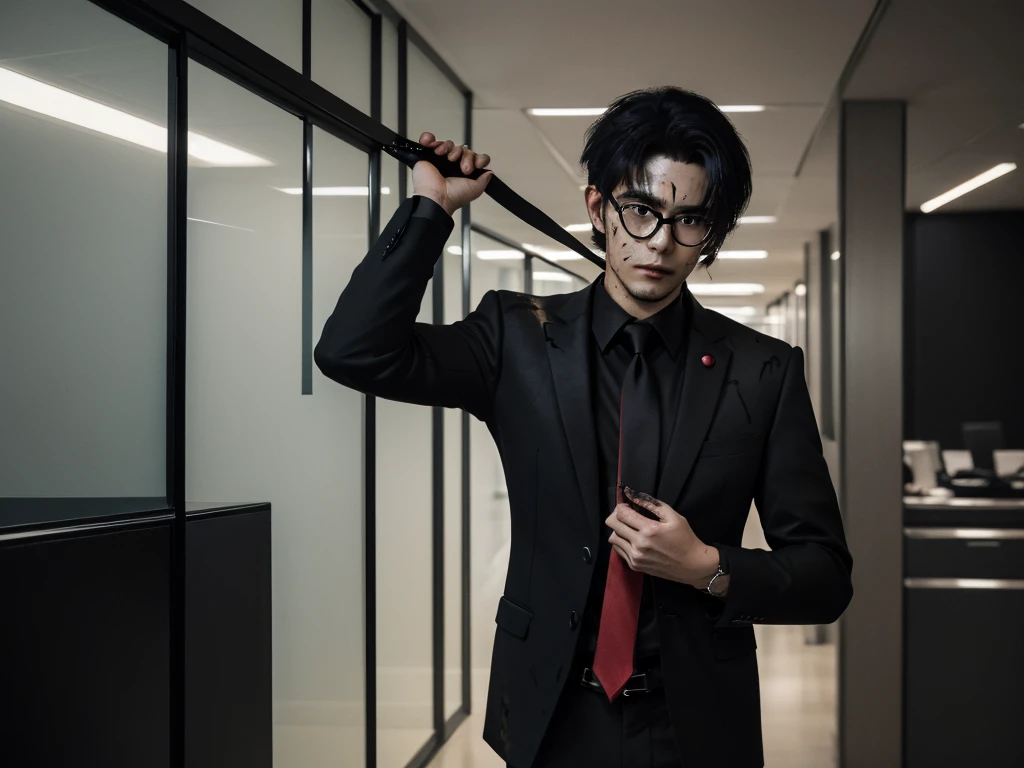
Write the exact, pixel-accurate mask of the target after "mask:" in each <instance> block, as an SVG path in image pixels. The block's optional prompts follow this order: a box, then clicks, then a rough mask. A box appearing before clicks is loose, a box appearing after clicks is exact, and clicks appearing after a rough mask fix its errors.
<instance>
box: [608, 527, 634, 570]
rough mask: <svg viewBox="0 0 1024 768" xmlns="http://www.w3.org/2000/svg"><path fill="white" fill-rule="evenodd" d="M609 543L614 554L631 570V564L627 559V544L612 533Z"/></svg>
mask: <svg viewBox="0 0 1024 768" xmlns="http://www.w3.org/2000/svg"><path fill="white" fill-rule="evenodd" d="M609 541H610V542H611V545H612V549H614V550H615V553H616V554H617V555H618V556H619V557H621V558H622V561H623V562H624V563H625V564H626V565H628V566H629V567H630V569H633V562H632V560H630V557H629V550H628V547H629V545H628V543H627V542H625V541H623V540H622V539H620V538H619V537H618V536H616V535H615V534H614V533H613V534H612V535H611V538H610V539H609Z"/></svg>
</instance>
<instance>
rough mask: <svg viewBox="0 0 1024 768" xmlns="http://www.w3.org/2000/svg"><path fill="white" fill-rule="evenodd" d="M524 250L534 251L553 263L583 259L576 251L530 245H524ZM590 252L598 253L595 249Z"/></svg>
mask: <svg viewBox="0 0 1024 768" xmlns="http://www.w3.org/2000/svg"><path fill="white" fill-rule="evenodd" d="M523 248H526V249H527V250H530V251H533V252H534V253H536V254H538V255H540V256H543V257H544V258H545V259H550V260H551V261H572V260H574V259H582V258H583V257H582V256H580V255H579V254H578V253H576V251H562V250H558V251H555V250H552V249H551V248H546V247H544V246H543V245H530V244H529V243H523ZM590 250H592V251H594V252H595V253H597V251H596V249H594V248H591V249H590Z"/></svg>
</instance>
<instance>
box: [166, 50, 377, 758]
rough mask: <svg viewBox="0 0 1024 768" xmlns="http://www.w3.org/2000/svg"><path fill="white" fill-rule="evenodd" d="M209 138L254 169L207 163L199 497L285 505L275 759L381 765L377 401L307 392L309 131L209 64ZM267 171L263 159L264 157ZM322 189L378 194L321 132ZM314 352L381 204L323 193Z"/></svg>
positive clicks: (198, 78)
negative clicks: (369, 627) (371, 568)
mask: <svg viewBox="0 0 1024 768" xmlns="http://www.w3.org/2000/svg"><path fill="white" fill-rule="evenodd" d="M189 78H190V91H189V93H190V101H189V119H190V128H191V130H192V131H194V132H196V133H199V134H202V135H204V136H208V137H210V138H213V139H216V140H217V141H220V142H222V143H224V144H228V145H230V146H232V147H235V148H236V149H239V150H242V151H244V152H246V153H248V154H249V155H251V156H252V157H254V158H258V161H257V160H253V161H252V162H253V163H254V164H253V165H250V166H249V167H217V166H210V165H208V164H200V163H195V164H192V165H190V167H189V188H188V195H189V207H188V215H189V230H188V256H189V270H188V315H187V317H188V340H189V341H188V353H187V354H188V360H187V368H186V370H187V400H186V402H187V414H186V419H187V435H188V437H187V440H188V444H187V454H186V455H187V457H188V459H187V467H186V471H187V499H188V500H189V501H192V502H208V501H216V500H231V501H249V500H265V501H269V502H270V503H271V504H272V557H273V561H272V562H273V582H272V589H273V603H274V611H273V621H274V624H273V693H274V711H273V717H274V764H275V766H278V767H279V768H321V766H324V767H326V766H336V765H359V764H362V762H363V761H364V741H365V736H364V734H365V711H364V709H365V704H364V702H365V692H364V679H365V664H364V635H365V630H364V628H365V624H364V618H363V614H364V609H363V590H364V573H363V509H364V505H363V497H364V488H363V477H364V470H363V461H362V447H363V429H362V408H363V396H362V395H360V394H359V393H356V392H354V391H352V390H349V389H346V388H344V387H341V386H339V385H337V384H335V383H334V382H331V381H329V380H328V379H326V378H324V377H323V376H322V374H320V372H319V370H318V369H316V368H314V369H313V394H312V395H302V386H301V385H302V330H301V320H302V303H301V298H302V197H301V195H293V194H287V193H285V192H283V191H281V190H282V189H297V188H300V187H301V186H302V184H301V178H302V124H301V122H300V121H299V120H297V119H296V118H295V117H293V116H292V115H289V114H287V113H285V112H283V111H281V110H279V109H278V108H276V107H275V106H273V105H271V104H269V103H268V102H265V101H263V100H262V99H260V98H259V97H257V96H255V95H253V94H252V93H250V92H248V91H246V90H244V89H242V88H240V87H239V86H237V85H234V84H233V83H230V82H228V81H227V80H225V79H223V78H221V77H220V76H219V75H217V74H215V73H213V72H211V71H209V70H207V69H205V68H203V67H202V66H200V65H197V64H195V63H192V64H191V65H190V71H189ZM257 162H259V163H260V164H255V163H257ZM313 162H314V185H315V186H321V185H322V186H357V185H359V184H360V183H362V184H363V185H365V179H366V172H367V163H366V157H365V155H363V154H362V153H361V152H358V151H356V150H353V149H351V148H350V147H348V146H347V145H344V144H342V143H341V142H339V141H338V140H337V139H334V138H333V137H330V136H328V135H327V134H324V133H320V132H316V133H315V134H314V156H313ZM313 200H314V209H313V214H314V242H313V246H314V249H313V258H314V264H313V274H314V286H313V287H314V292H313V307H312V309H313V327H314V334H313V336H314V338H313V343H314V344H315V342H316V340H317V339H318V338H319V330H320V329H321V328H322V327H323V325H324V322H325V321H326V318H327V317H328V315H329V314H330V312H331V311H332V310H333V308H334V304H335V303H336V301H337V298H338V295H339V294H340V293H341V290H342V288H343V287H344V286H345V284H346V282H347V281H348V279H349V276H350V274H351V271H352V269H353V267H354V266H355V264H356V263H357V262H358V261H359V260H360V259H361V258H362V256H363V254H364V253H365V252H366V249H367V242H366V204H367V199H366V198H365V197H319V196H318V197H314V199H313Z"/></svg>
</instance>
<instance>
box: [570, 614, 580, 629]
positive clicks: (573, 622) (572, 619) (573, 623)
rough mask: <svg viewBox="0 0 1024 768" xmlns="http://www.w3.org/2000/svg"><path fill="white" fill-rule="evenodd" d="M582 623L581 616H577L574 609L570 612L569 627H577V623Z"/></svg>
mask: <svg viewBox="0 0 1024 768" xmlns="http://www.w3.org/2000/svg"><path fill="white" fill-rule="evenodd" d="M579 623H580V620H579V618H577V616H576V611H572V612H571V613H570V614H569V629H576V625H577V624H579Z"/></svg>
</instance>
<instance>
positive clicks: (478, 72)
mask: <svg viewBox="0 0 1024 768" xmlns="http://www.w3.org/2000/svg"><path fill="white" fill-rule="evenodd" d="M393 5H395V6H396V8H398V9H399V10H400V11H401V12H402V13H403V14H404V15H405V16H406V18H407V19H408V20H409V22H410V23H411V24H412V25H413V26H414V27H415V28H416V29H417V30H418V31H419V32H420V33H421V34H422V36H423V37H424V38H425V39H426V40H427V41H428V42H429V43H430V44H431V45H433V46H434V47H435V49H436V50H437V51H438V53H439V54H440V55H441V56H442V57H443V58H444V59H445V60H446V61H447V62H448V63H449V64H450V65H451V67H452V69H453V70H455V72H456V73H457V74H458V75H459V77H461V78H462V79H463V81H464V82H465V83H466V84H467V85H468V86H469V87H470V88H471V89H472V90H473V93H474V106H475V109H474V114H473V120H474V124H473V130H474V136H473V145H472V146H473V148H474V149H477V150H478V151H481V152H486V153H488V154H490V155H491V157H492V167H493V168H494V169H495V171H496V172H497V173H498V175H500V176H501V177H502V178H503V179H505V180H506V181H507V182H508V183H509V184H510V185H511V186H512V187H513V188H514V189H515V190H516V191H518V192H520V193H521V194H522V195H523V196H524V197H526V198H527V199H528V200H530V201H532V202H534V203H535V204H537V205H538V206H539V207H540V208H541V209H542V210H544V211H545V212H547V213H548V214H549V215H551V216H552V217H553V218H554V219H555V220H556V221H558V222H559V223H560V224H563V225H568V224H576V223H585V222H586V221H587V220H588V219H587V214H586V208H585V206H584V202H583V192H582V191H581V190H580V184H581V183H582V182H583V179H582V177H581V175H580V172H579V170H578V162H579V156H580V152H581V150H582V148H583V136H584V133H585V131H586V129H587V127H588V126H589V125H590V124H591V122H592V121H593V120H594V118H593V117H534V116H530V115H527V114H526V113H525V110H526V109H527V108H530V107H603V106H605V105H607V104H608V103H609V102H611V101H612V100H613V99H615V98H616V97H618V96H620V95H622V94H624V93H627V92H629V91H632V90H636V89H639V88H647V87H653V86H659V85H678V86H681V87H684V88H688V89H690V90H694V91H697V92H698V93H701V94H703V95H706V96H708V97H709V98H711V99H712V100H714V101H715V102H716V103H718V104H724V105H728V104H764V105H767V107H768V109H767V110H766V111H765V112H761V113H749V114H748V113H732V114H730V118H731V119H732V121H733V123H734V124H735V125H736V127H737V129H738V130H739V132H740V134H741V135H742V136H743V138H744V141H745V143H746V144H747V148H748V150H749V152H750V156H751V161H752V164H753V170H754V192H753V197H752V199H751V202H750V206H749V208H748V210H747V213H748V214H750V215H758V216H765V215H770V216H777V217H778V219H779V220H778V223H776V224H769V225H765V224H744V225H741V226H740V227H739V228H738V229H737V230H736V232H734V233H733V234H732V236H731V237H730V238H729V240H728V242H727V243H726V246H725V248H727V249H734V250H768V252H769V255H768V258H767V259H762V260H746V259H744V260H740V259H732V260H724V259H723V260H720V261H719V262H718V263H717V264H716V265H714V266H713V267H712V269H711V275H710V277H713V278H714V281H715V282H755V283H761V284H763V285H764V286H765V293H764V294H763V295H761V296H758V297H754V298H753V300H752V299H749V298H740V299H722V300H718V299H715V300H714V301H711V300H710V299H709V300H708V301H707V302H706V303H708V304H712V305H753V306H756V307H758V308H759V309H763V307H764V305H765V304H767V303H768V302H770V301H772V300H774V299H775V298H776V297H778V296H779V295H781V294H782V293H784V292H786V291H788V290H791V289H792V288H793V285H794V283H795V282H796V281H797V280H798V279H800V278H801V277H802V276H803V271H804V268H803V258H804V256H803V253H804V243H805V242H806V241H809V240H810V239H811V238H812V237H814V233H815V231H816V230H818V229H821V228H823V227H826V226H828V225H829V224H830V223H831V222H832V221H833V220H834V219H835V212H834V202H833V206H832V207H828V206H827V205H824V206H823V205H817V206H815V205H814V203H815V202H816V200H817V199H818V197H816V195H815V194H814V190H813V189H811V188H810V187H808V188H807V189H803V190H797V188H796V185H795V181H796V176H795V172H796V168H797V165H798V164H799V162H800V158H801V156H802V155H803V154H804V152H805V151H806V149H807V147H808V144H809V142H810V141H811V138H812V136H813V134H814V130H815V126H816V125H817V124H818V122H819V120H820V119H821V118H822V115H823V112H824V110H825V107H826V105H827V104H828V102H829V100H830V99H831V97H832V95H833V91H834V89H835V86H836V82H837V81H838V79H839V76H840V73H841V72H842V70H843V67H844V66H845V64H846V61H847V58H848V56H849V54H850V51H851V50H852V49H853V47H854V45H855V43H856V41H857V38H858V36H859V35H860V33H861V30H862V29H863V27H864V25H865V24H866V22H867V20H868V18H869V16H870V14H871V11H872V9H873V8H874V5H875V0H847V1H845V2H842V3H838V2H830V3H822V2H820V0H780V1H779V2H774V3H770V4H769V3H764V2H763V1H762V0H736V1H735V2H729V3H706V2H702V3H696V2H691V1H689V0H686V1H684V2H680V0H673V1H672V2H665V1H660V0H659V1H657V2H640V3H636V2H633V3H622V2H609V1H608V0H596V1H595V0H588V1H587V2H581V1H580V0H562V1H561V2H558V3H551V2H540V1H539V0H520V1H519V2H515V3H507V2H498V1H497V0H489V1H488V2H480V0H399V2H395V3H393ZM451 19H456V20H457V21H456V22H455V23H452V22H451V21H449V20H451ZM825 170H827V172H828V173H830V174H831V184H832V185H833V186H834V183H835V181H834V179H835V169H834V162H833V163H832V165H831V166H829V165H827V164H826V167H825ZM829 183H830V182H829V181H828V179H825V180H824V181H821V182H819V183H818V185H819V186H821V185H822V184H824V185H828V184H829ZM794 193H799V194H800V198H799V199H798V201H797V202H798V203H800V204H798V205H794V204H793V196H794ZM834 197H835V196H834V194H833V195H832V199H833V201H834ZM801 201H803V202H809V203H810V205H807V204H803V203H802V202H801ZM473 217H474V221H477V222H479V223H481V224H484V225H485V226H488V227H491V228H493V229H495V230H497V231H499V232H502V233H503V234H505V235H507V236H509V237H511V238H513V239H514V240H516V241H518V242H524V243H529V244H535V245H542V246H547V247H557V246H556V245H555V244H554V243H552V242H551V241H548V240H547V239H546V238H544V237H543V236H542V235H540V234H539V233H537V232H536V231H535V230H533V229H531V228H530V227H528V226H527V225H525V224H523V223H522V222H520V221H519V220H518V219H516V218H515V217H514V216H512V215H511V214H509V213H507V212H506V211H504V209H502V208H501V207H500V206H498V205H497V204H495V203H493V202H492V201H491V200H490V199H489V198H486V197H485V198H483V199H482V200H481V201H480V202H479V203H475V204H474V206H473ZM580 238H581V239H582V240H583V241H584V242H586V243H587V245H590V243H589V234H588V233H582V234H581V235H580ZM566 266H569V267H571V268H572V269H574V270H577V271H579V272H580V273H581V274H584V275H587V276H591V275H596V274H597V268H596V267H592V266H591V265H590V264H589V263H587V262H585V261H582V260H580V261H573V262H566ZM708 279H709V276H708V275H706V274H705V273H704V272H703V270H698V273H697V274H695V275H694V277H693V278H692V279H691V282H692V283H696V282H707V281H708Z"/></svg>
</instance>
